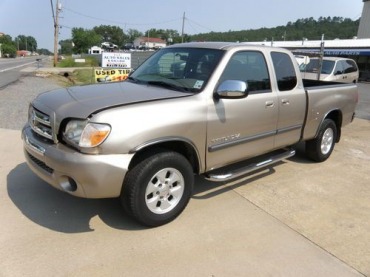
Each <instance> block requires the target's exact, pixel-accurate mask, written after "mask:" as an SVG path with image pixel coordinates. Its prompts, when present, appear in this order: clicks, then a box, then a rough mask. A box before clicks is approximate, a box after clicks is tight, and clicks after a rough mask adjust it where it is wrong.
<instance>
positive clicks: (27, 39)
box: [15, 35, 37, 52]
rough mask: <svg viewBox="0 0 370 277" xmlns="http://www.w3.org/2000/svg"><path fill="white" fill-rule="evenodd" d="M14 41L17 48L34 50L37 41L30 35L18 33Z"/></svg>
mask: <svg viewBox="0 0 370 277" xmlns="http://www.w3.org/2000/svg"><path fill="white" fill-rule="evenodd" d="M15 43H16V45H17V48H18V49H19V50H27V51H31V52H35V51H36V49H37V41H36V39H35V38H34V37H32V36H25V35H19V36H17V37H16V38H15Z"/></svg>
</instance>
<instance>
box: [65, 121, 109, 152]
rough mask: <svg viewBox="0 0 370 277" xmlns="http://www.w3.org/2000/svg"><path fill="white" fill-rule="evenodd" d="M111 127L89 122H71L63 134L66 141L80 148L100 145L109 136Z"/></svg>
mask: <svg viewBox="0 0 370 277" xmlns="http://www.w3.org/2000/svg"><path fill="white" fill-rule="evenodd" d="M110 131H111V127H110V126H109V125H107V124H100V123H91V122H88V121H87V120H71V121H69V122H68V123H67V126H66V128H65V131H64V133H63V137H64V139H65V140H66V141H67V142H69V143H71V144H74V145H78V146H80V147H89V148H91V147H95V146H98V145H100V144H101V143H102V142H103V141H104V140H105V139H106V138H107V137H108V135H109V133H110Z"/></svg>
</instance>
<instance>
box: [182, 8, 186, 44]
mask: <svg viewBox="0 0 370 277" xmlns="http://www.w3.org/2000/svg"><path fill="white" fill-rule="evenodd" d="M184 26H185V12H184V15H183V16H182V31H181V43H183V42H184Z"/></svg>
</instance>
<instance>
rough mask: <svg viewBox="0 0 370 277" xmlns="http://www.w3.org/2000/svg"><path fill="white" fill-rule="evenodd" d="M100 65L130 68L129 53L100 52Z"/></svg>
mask: <svg viewBox="0 0 370 277" xmlns="http://www.w3.org/2000/svg"><path fill="white" fill-rule="evenodd" d="M101 63H102V67H114V68H131V53H114V52H103V53H102V62H101Z"/></svg>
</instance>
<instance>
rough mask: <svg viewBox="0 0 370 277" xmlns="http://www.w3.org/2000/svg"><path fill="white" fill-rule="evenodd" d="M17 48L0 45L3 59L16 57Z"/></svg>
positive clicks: (11, 45)
mask: <svg viewBox="0 0 370 277" xmlns="http://www.w3.org/2000/svg"><path fill="white" fill-rule="evenodd" d="M16 52H17V48H15V45H14V44H2V45H1V54H2V56H4V57H10V58H13V57H15V56H16Z"/></svg>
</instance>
